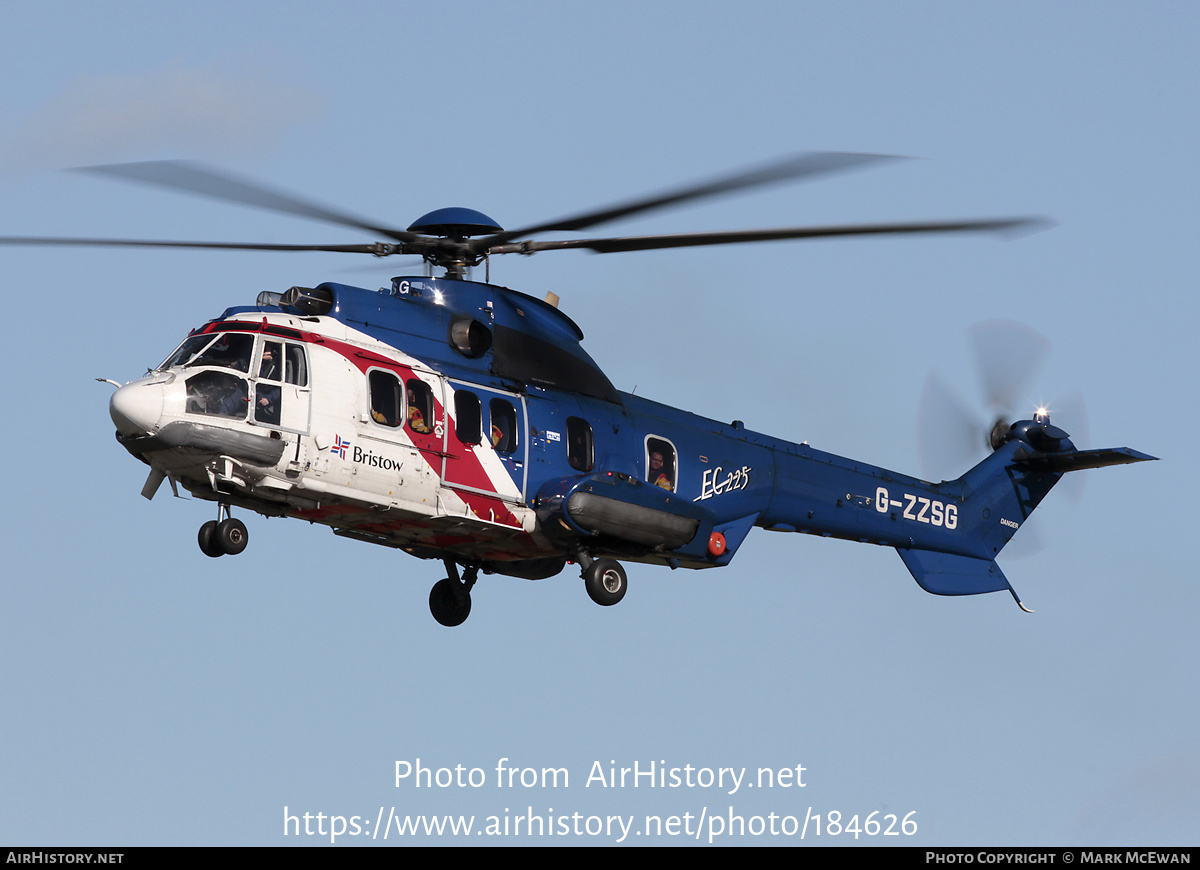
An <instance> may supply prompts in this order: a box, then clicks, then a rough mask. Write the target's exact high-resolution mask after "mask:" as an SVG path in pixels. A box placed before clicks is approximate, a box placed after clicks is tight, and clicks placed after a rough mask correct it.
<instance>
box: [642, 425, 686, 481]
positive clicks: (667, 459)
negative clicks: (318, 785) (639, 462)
mask: <svg viewBox="0 0 1200 870" xmlns="http://www.w3.org/2000/svg"><path fill="white" fill-rule="evenodd" d="M676 470H677V469H676V466H675V446H674V445H673V444H671V442H670V441H667V440H666V439H665V438H656V437H654V436H653V435H651V436H649V437H648V438H647V439H646V480H648V481H650V482H651V483H652V484H654V485H655V486H659V487H662V488H663V489H665V490H667V492H674V491H675V484H676V482H677V480H678V478H677V476H676Z"/></svg>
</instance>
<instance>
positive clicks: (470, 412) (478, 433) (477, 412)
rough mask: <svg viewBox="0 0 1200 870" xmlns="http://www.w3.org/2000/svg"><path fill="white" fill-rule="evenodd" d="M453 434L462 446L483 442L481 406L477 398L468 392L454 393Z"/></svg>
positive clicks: (457, 391)
mask: <svg viewBox="0 0 1200 870" xmlns="http://www.w3.org/2000/svg"><path fill="white" fill-rule="evenodd" d="M454 434H455V435H457V436H458V440H459V441H461V442H462V443H463V444H478V443H479V442H480V441H482V440H483V406H482V405H480V404H479V397H478V396H477V395H475V394H474V393H472V392H470V391H468V390H455V391H454Z"/></svg>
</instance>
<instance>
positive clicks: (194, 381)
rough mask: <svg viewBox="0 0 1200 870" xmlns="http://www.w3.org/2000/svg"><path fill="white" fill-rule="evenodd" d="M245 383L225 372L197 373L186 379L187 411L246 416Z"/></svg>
mask: <svg viewBox="0 0 1200 870" xmlns="http://www.w3.org/2000/svg"><path fill="white" fill-rule="evenodd" d="M247 397H248V393H247V387H246V382H245V381H244V380H242V379H241V378H239V377H237V376H236V375H231V374H229V373H228V372H200V374H198V375H194V376H192V377H190V378H188V379H187V404H186V405H185V408H186V410H187V412H188V413H189V414H206V415H208V416H210V417H230V418H234V419H238V420H245V419H246V406H247V405H248V404H249V402H248V399H247Z"/></svg>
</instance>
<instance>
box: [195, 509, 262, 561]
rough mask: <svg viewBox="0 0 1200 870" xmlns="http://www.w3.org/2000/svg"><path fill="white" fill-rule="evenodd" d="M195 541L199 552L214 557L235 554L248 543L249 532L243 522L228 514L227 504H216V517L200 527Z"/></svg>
mask: <svg viewBox="0 0 1200 870" xmlns="http://www.w3.org/2000/svg"><path fill="white" fill-rule="evenodd" d="M196 542H197V543H198V544H199V545H200V552H202V553H203V554H204V555H206V556H212V557H213V558H214V559H215V558H217V557H218V556H226V555H228V556H236V555H237V554H238V553H240V552H242V550H244V549H246V544H248V543H250V533H249V532H248V531H246V524H245V523H243V522H242V521H241V520H235V519H234V518H233V517H231V516H230V515H229V506H228V505H226V504H218V505H217V518H216V519H215V520H209V521H208V522H207V523H205V524H204V525H202V526H201V527H200V532H199V534H197V535H196Z"/></svg>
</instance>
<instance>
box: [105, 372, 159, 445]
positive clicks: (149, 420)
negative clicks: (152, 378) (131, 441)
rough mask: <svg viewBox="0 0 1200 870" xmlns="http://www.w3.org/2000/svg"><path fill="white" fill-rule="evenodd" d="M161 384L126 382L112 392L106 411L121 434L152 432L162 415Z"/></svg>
mask: <svg viewBox="0 0 1200 870" xmlns="http://www.w3.org/2000/svg"><path fill="white" fill-rule="evenodd" d="M162 410H163V387H162V384H144V383H137V382H135V383H132V384H126V385H125V386H123V387H121V388H119V389H118V390H117V391H116V392H115V393H113V394H112V398H111V399H109V401H108V413H109V416H111V417H112V420H113V423H115V424H116V425H117V431H118V432H120V433H121V434H122V435H145V434H146V433H147V432H153V431H154V428H155V427H156V426H157V425H158V421H159V418H160V417H162Z"/></svg>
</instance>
